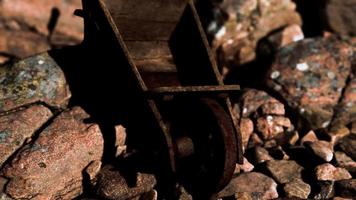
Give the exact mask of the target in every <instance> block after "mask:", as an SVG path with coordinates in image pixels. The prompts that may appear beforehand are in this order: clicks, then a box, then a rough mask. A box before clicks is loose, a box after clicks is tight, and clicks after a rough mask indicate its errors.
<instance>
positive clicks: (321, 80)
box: [267, 37, 352, 130]
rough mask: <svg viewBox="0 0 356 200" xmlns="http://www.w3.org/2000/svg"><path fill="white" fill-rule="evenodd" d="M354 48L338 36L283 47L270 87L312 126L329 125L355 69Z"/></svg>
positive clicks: (270, 80)
mask: <svg viewBox="0 0 356 200" xmlns="http://www.w3.org/2000/svg"><path fill="white" fill-rule="evenodd" d="M351 55H352V48H351V46H350V45H348V44H347V43H345V42H342V41H339V40H337V39H335V38H334V37H329V38H315V39H305V40H301V41H299V42H296V43H292V44H290V45H287V46H285V47H283V48H281V49H280V50H279V52H278V53H277V55H276V61H275V63H274V64H273V65H272V67H271V69H270V71H269V73H268V74H267V79H268V81H267V85H268V86H269V88H271V89H272V90H274V91H275V92H276V93H278V94H279V95H280V96H281V97H283V98H284V99H285V100H286V101H287V102H288V104H289V106H290V107H291V108H293V109H295V110H296V111H298V112H299V113H300V115H301V116H302V117H303V118H304V119H305V121H306V122H307V123H303V126H304V127H305V126H306V125H308V126H309V127H310V128H311V129H313V130H314V129H319V128H327V127H328V126H329V125H330V123H331V120H332V117H333V115H334V107H335V106H336V105H337V104H338V101H339V98H340V97H341V93H342V90H343V88H344V87H345V85H346V80H347V78H348V76H349V74H350V69H351V63H350V61H351Z"/></svg>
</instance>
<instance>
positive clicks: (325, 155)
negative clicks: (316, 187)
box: [305, 140, 334, 162]
mask: <svg viewBox="0 0 356 200" xmlns="http://www.w3.org/2000/svg"><path fill="white" fill-rule="evenodd" d="M305 144H306V146H307V147H309V149H310V150H311V151H312V152H313V153H314V154H315V155H316V156H318V157H319V158H321V159H323V160H324V161H326V162H330V161H331V160H332V159H333V156H334V154H333V153H334V149H333V145H332V144H331V143H330V142H327V141H322V140H319V141H315V142H306V143H305Z"/></svg>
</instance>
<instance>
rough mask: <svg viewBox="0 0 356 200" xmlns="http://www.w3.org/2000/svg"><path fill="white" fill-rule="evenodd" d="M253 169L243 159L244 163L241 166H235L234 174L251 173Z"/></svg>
mask: <svg viewBox="0 0 356 200" xmlns="http://www.w3.org/2000/svg"><path fill="white" fill-rule="evenodd" d="M254 168H255V166H253V165H252V164H251V163H250V162H249V161H248V160H247V159H246V158H245V157H244V161H243V164H242V165H240V164H236V168H235V172H234V173H235V174H238V173H240V172H251V171H252V170H253V169H254Z"/></svg>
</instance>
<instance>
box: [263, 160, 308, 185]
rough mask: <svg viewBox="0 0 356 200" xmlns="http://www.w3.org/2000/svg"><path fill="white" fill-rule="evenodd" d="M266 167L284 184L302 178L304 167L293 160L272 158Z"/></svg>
mask: <svg viewBox="0 0 356 200" xmlns="http://www.w3.org/2000/svg"><path fill="white" fill-rule="evenodd" d="M266 167H267V169H268V171H269V172H270V173H271V174H272V176H273V178H274V179H275V180H276V181H277V182H279V183H282V184H284V183H288V182H291V181H293V180H294V179H301V178H302V170H303V167H301V166H300V165H298V164H297V163H296V162H295V161H293V160H270V161H267V165H266Z"/></svg>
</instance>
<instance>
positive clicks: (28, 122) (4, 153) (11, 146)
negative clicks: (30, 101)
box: [0, 105, 52, 166]
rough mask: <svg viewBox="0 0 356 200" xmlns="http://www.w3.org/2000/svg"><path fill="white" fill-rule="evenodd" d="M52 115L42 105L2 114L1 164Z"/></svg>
mask: <svg viewBox="0 0 356 200" xmlns="http://www.w3.org/2000/svg"><path fill="white" fill-rule="evenodd" d="M50 117H52V112H51V111H50V110H49V109H48V108H46V107H44V106H40V105H39V106H37V105H34V106H31V107H29V108H27V109H24V110H21V111H18V112H14V113H10V114H8V115H5V116H0V166H2V165H3V164H4V162H5V161H6V160H7V159H8V158H9V157H10V156H11V155H12V154H13V153H14V152H15V151H16V150H17V149H18V148H20V147H21V146H22V145H23V144H24V142H25V141H26V140H27V139H29V138H31V136H32V135H33V134H34V133H35V131H36V130H38V129H39V128H41V127H42V126H43V124H45V123H46V122H47V120H49V119H50Z"/></svg>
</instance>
